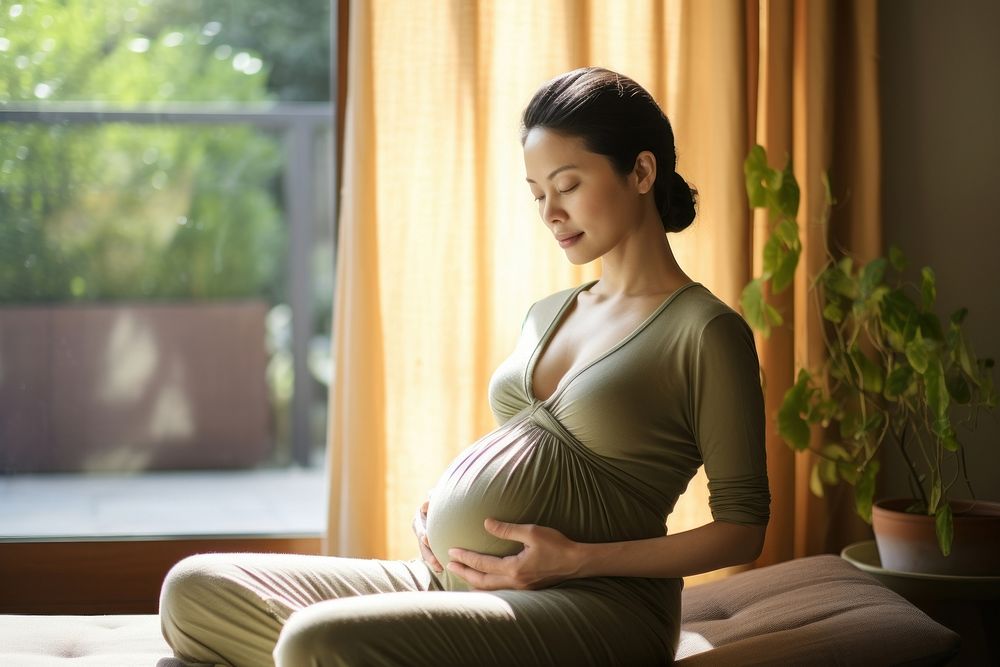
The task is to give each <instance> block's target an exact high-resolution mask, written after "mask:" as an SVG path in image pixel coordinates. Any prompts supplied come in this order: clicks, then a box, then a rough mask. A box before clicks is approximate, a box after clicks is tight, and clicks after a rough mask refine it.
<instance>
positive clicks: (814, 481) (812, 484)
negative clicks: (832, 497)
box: [809, 461, 824, 498]
mask: <svg viewBox="0 0 1000 667" xmlns="http://www.w3.org/2000/svg"><path fill="white" fill-rule="evenodd" d="M823 463H824V461H814V462H813V464H812V470H811V471H810V472H809V490H810V491H812V493H813V495H814V496H818V497H820V498H822V497H823V480H822V479H821V478H820V470H819V467H820V466H821V465H822V464H823Z"/></svg>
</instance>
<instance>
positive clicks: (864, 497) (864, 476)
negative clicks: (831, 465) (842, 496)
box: [854, 460, 878, 523]
mask: <svg viewBox="0 0 1000 667" xmlns="http://www.w3.org/2000/svg"><path fill="white" fill-rule="evenodd" d="M877 474H878V461H874V460H873V461H869V462H868V465H867V466H865V468H864V470H862V471H861V475H860V476H859V477H858V483H857V484H856V485H855V486H854V505H855V509H856V510H857V512H858V516H860V517H861V518H862V519H864V520H865V521H866V522H868V523H871V522H872V498H873V497H874V496H875V476H876V475H877Z"/></svg>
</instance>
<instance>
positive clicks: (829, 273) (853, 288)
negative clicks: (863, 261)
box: [820, 264, 858, 301]
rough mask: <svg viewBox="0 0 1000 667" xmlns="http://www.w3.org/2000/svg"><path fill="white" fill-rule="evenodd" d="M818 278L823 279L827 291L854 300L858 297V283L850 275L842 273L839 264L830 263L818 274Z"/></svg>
mask: <svg viewBox="0 0 1000 667" xmlns="http://www.w3.org/2000/svg"><path fill="white" fill-rule="evenodd" d="M820 279H821V280H822V281H823V284H824V286H825V287H826V289H828V290H829V291H831V292H833V293H834V294H839V295H840V296H842V297H845V298H847V299H849V300H850V301H854V300H855V299H856V298H858V285H857V283H856V282H855V280H854V278H852V277H851V276H850V275H848V274H846V273H844V271H843V270H842V268H841V265H839V264H837V265H831V266H830V267H829V268H828V269H827V270H826V271H824V272H823V273H822V274H821V275H820Z"/></svg>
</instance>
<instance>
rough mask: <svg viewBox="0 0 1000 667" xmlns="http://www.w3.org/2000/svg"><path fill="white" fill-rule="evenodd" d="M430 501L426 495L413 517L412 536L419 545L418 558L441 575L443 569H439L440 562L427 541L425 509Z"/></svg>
mask: <svg viewBox="0 0 1000 667" xmlns="http://www.w3.org/2000/svg"><path fill="white" fill-rule="evenodd" d="M430 503H431V499H430V496H429V495H428V497H427V499H426V500H424V504H423V505H421V506H420V509H418V510H417V513H416V515H415V516H414V517H413V534H414V535H416V536H417V544H419V545H420V557H421V558H423V559H424V562H425V563H427V564H428V565H429V566H430V567H431V569H432V570H434V571H435V572H437V573H438V574H441V573H442V572H443V571H444V568H443V567H441V563H440V561H438V559H437V556H435V555H434V552H433V551H431V543H430V542H429V541H428V540H427V508H428V507H429V506H430Z"/></svg>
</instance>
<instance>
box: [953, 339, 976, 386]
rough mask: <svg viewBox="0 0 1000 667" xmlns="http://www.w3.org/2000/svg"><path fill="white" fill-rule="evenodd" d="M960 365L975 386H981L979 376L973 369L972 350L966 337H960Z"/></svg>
mask: <svg viewBox="0 0 1000 667" xmlns="http://www.w3.org/2000/svg"><path fill="white" fill-rule="evenodd" d="M958 363H959V365H960V366H961V367H962V370H963V371H965V374H966V375H967V376H969V379H970V380H972V382H973V384H975V385H976V386H979V374H978V373H977V372H976V369H975V368H974V367H973V363H972V350H970V349H969V343H968V341H966V340H965V336H962V335H959V338H958Z"/></svg>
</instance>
